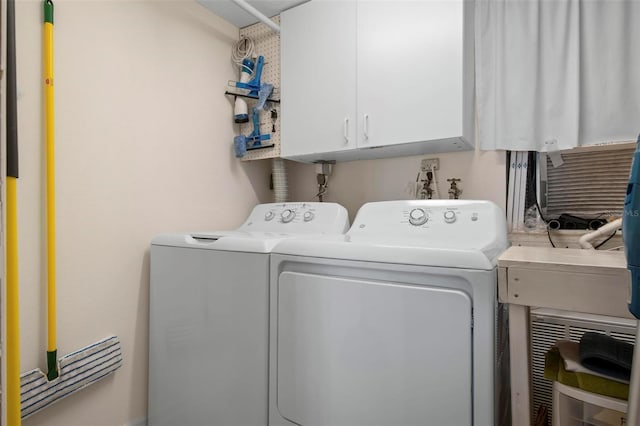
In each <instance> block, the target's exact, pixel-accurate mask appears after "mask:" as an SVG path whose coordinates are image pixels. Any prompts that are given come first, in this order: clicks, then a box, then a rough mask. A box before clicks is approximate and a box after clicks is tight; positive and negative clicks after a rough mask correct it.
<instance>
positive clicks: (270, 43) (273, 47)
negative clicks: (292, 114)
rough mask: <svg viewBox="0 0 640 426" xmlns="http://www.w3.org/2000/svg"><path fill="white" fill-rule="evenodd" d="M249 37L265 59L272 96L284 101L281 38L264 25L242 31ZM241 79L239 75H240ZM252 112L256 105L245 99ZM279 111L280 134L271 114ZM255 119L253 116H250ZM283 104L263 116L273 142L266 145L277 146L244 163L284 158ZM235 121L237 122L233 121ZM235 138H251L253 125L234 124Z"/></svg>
mask: <svg viewBox="0 0 640 426" xmlns="http://www.w3.org/2000/svg"><path fill="white" fill-rule="evenodd" d="M271 19H272V20H273V21H274V22H275V23H276V24H278V25H279V24H280V16H274V17H272V18H271ZM243 35H244V36H246V37H249V38H250V39H252V40H253V42H254V46H255V49H254V51H255V55H256V56H259V55H262V56H264V68H263V69H262V79H261V80H262V82H263V83H270V84H273V87H274V93H273V94H272V95H271V97H272V98H274V99H280V34H279V33H276V32H275V31H273V30H272V29H271V28H269V27H267V26H266V25H265V24H263V23H262V22H259V23H257V24H253V25H250V26H248V27H245V28H242V29H240V36H243ZM238 78H239V74H238ZM245 100H246V101H247V106H248V107H249V112H251V107H252V106H253V105H254V104H255V102H256V101H254V100H252V99H245ZM272 109H275V110H276V112H277V113H278V118H277V119H276V122H275V128H276V131H275V132H272V131H271V130H272V127H273V121H272V119H271V112H270V111H271V110H272ZM249 115H250V116H251V114H249ZM280 118H281V116H280V104H279V103H274V102H271V103H269V107H268V109H266V110H263V111H261V112H260V133H261V134H266V133H268V134H270V135H271V139H270V140H268V141H263V143H265V144H267V143H273V144H274V146H273V147H272V148H263V149H257V150H253V151H247V154H246V155H245V156H244V157H242V158H241V161H251V160H263V159H266V158H276V157H280ZM231 119H233V118H231ZM234 129H235V134H236V135H239V134H243V135H248V134H249V133H251V132H252V131H253V123H252V122H251V121H249V123H244V124H236V123H234Z"/></svg>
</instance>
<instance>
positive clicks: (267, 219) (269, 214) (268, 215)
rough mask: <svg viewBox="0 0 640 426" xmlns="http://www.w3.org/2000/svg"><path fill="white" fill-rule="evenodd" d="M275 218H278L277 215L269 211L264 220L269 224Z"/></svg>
mask: <svg viewBox="0 0 640 426" xmlns="http://www.w3.org/2000/svg"><path fill="white" fill-rule="evenodd" d="M274 217H276V214H275V213H274V212H272V211H271V210H269V211H268V212H266V213H265V214H264V220H266V221H267V222H268V221H270V220H272V219H273V218H274Z"/></svg>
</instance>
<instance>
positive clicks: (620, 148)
mask: <svg viewBox="0 0 640 426" xmlns="http://www.w3.org/2000/svg"><path fill="white" fill-rule="evenodd" d="M634 150H635V144H633V143H622V144H612V145H604V146H592V147H583V148H576V149H573V150H570V151H562V152H561V153H560V155H561V158H562V164H561V165H560V166H558V167H554V165H553V162H552V156H551V155H548V154H541V157H540V160H541V161H540V189H541V204H542V207H543V211H544V212H545V217H547V218H556V217H558V216H560V215H561V214H562V213H567V214H572V215H575V216H579V217H585V218H596V217H601V218H607V217H615V216H621V215H622V208H623V205H624V198H625V195H626V188H627V182H628V180H629V172H630V170H631V161H632V159H633V153H634Z"/></svg>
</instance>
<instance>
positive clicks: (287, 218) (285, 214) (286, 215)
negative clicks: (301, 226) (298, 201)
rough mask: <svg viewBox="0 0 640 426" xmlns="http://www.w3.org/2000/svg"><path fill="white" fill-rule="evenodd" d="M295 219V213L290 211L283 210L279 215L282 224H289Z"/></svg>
mask: <svg viewBox="0 0 640 426" xmlns="http://www.w3.org/2000/svg"><path fill="white" fill-rule="evenodd" d="M295 217H296V211H295V210H292V209H286V210H283V211H282V213H280V218H281V219H282V223H289V222H291V221H292V220H293V219H295Z"/></svg>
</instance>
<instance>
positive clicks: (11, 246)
mask: <svg viewBox="0 0 640 426" xmlns="http://www.w3.org/2000/svg"><path fill="white" fill-rule="evenodd" d="M16 181H17V179H16V178H15V177H7V424H8V425H9V426H17V425H20V327H19V323H20V315H19V306H18V305H19V303H18V302H19V297H18V217H17V216H18V214H17V209H16V206H17V196H16Z"/></svg>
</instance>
